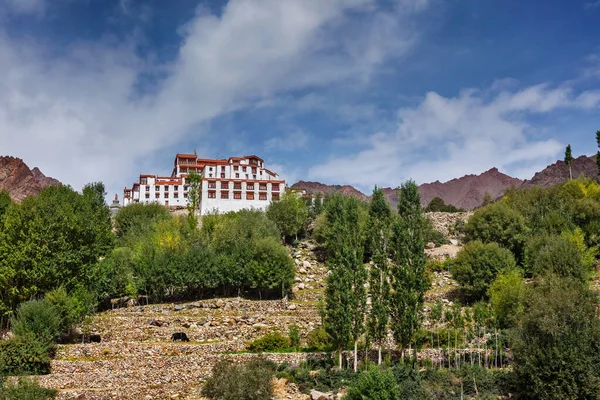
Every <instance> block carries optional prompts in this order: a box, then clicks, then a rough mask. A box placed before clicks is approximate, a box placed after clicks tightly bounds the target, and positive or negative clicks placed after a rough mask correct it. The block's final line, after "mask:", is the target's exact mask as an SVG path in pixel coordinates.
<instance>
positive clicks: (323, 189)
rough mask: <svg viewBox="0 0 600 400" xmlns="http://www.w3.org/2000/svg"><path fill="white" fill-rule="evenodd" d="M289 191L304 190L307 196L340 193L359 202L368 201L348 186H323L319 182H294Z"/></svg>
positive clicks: (363, 195) (359, 192)
mask: <svg viewBox="0 0 600 400" xmlns="http://www.w3.org/2000/svg"><path fill="white" fill-rule="evenodd" d="M291 189H295V190H305V191H306V193H307V194H317V193H321V194H324V195H325V194H333V193H341V194H345V195H348V196H353V197H356V198H357V199H359V200H365V201H366V200H368V199H369V196H367V195H366V194H364V193H363V192H361V191H360V190H358V189H356V188H355V187H353V186H350V185H343V186H342V185H325V184H324V183H319V182H306V181H300V182H296V183H294V184H293V185H292V186H291Z"/></svg>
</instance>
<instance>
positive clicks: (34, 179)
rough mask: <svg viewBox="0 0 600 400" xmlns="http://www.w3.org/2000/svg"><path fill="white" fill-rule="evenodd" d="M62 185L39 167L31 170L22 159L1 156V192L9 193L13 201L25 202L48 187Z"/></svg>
mask: <svg viewBox="0 0 600 400" xmlns="http://www.w3.org/2000/svg"><path fill="white" fill-rule="evenodd" d="M60 184H61V183H60V182H59V181H58V180H56V179H54V178H50V177H48V176H46V175H44V174H43V173H42V171H40V170H39V168H37V167H35V168H33V170H31V169H29V167H28V166H27V164H25V162H24V161H23V160H22V159H20V158H16V157H9V156H0V191H7V192H8V194H9V195H10V197H11V199H13V201H16V202H20V201H23V199H25V198H26V197H28V196H35V195H37V194H38V193H39V192H40V191H41V190H42V189H43V188H45V187H46V186H49V185H60Z"/></svg>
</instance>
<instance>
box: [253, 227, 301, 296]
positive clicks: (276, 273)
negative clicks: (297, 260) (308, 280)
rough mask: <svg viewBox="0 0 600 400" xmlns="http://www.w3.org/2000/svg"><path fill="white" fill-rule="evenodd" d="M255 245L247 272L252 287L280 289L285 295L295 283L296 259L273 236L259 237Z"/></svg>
mask: <svg viewBox="0 0 600 400" xmlns="http://www.w3.org/2000/svg"><path fill="white" fill-rule="evenodd" d="M253 247H254V248H253V254H252V259H251V261H250V262H249V264H248V272H247V273H248V282H249V284H250V287H251V288H254V289H259V290H265V289H266V290H269V289H280V290H281V295H282V296H283V295H284V294H285V292H286V291H287V290H288V289H289V288H290V287H291V286H292V283H293V279H294V261H292V259H291V257H290V256H289V254H288V252H287V250H286V248H285V247H283V246H281V245H280V244H279V243H277V241H276V240H274V239H272V238H266V239H257V240H255V241H254V246H253Z"/></svg>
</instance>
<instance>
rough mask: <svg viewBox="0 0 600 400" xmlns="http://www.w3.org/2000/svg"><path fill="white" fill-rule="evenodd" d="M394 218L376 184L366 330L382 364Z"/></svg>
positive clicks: (369, 226) (371, 208) (369, 225)
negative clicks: (369, 301) (369, 300)
mask: <svg viewBox="0 0 600 400" xmlns="http://www.w3.org/2000/svg"><path fill="white" fill-rule="evenodd" d="M392 221H393V220H392V210H391V208H390V206H389V204H388V203H387V201H386V200H385V197H384V194H383V190H381V189H379V188H377V186H375V189H374V190H373V196H372V198H371V204H370V206H369V218H368V220H367V227H366V234H365V236H366V243H365V247H366V249H368V252H369V254H370V255H371V268H370V271H369V293H370V295H371V311H370V313H369V315H368V318H367V330H368V334H369V338H370V339H371V340H372V341H373V342H374V343H375V344H376V345H377V348H378V364H381V347H382V344H383V340H384V339H385V336H386V334H387V326H388V320H389V313H390V304H389V295H390V283H389V282H390V277H389V275H390V268H389V263H388V254H389V244H390V239H391V233H392V231H391V229H392Z"/></svg>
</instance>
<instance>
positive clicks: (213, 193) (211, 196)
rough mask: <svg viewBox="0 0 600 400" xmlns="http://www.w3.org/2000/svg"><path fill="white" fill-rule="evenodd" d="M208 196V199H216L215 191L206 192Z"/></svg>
mask: <svg viewBox="0 0 600 400" xmlns="http://www.w3.org/2000/svg"><path fill="white" fill-rule="evenodd" d="M208 198H209V199H216V198H217V192H208Z"/></svg>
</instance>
